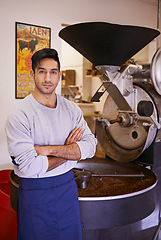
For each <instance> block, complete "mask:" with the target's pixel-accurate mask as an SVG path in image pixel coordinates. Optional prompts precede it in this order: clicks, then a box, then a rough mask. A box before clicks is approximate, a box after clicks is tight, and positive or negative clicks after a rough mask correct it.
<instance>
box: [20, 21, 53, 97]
mask: <svg viewBox="0 0 161 240" xmlns="http://www.w3.org/2000/svg"><path fill="white" fill-rule="evenodd" d="M15 27H16V93H15V97H16V98H24V97H26V96H27V95H29V94H30V93H32V92H33V91H34V81H33V80H32V79H31V76H30V70H31V68H32V65H31V57H32V55H33V54H34V53H35V52H36V51H38V50H40V49H43V48H50V44H51V28H48V27H42V26H37V25H31V24H26V23H20V22H16V24H15Z"/></svg>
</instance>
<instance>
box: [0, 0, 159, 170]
mask: <svg viewBox="0 0 161 240" xmlns="http://www.w3.org/2000/svg"><path fill="white" fill-rule="evenodd" d="M145 13H146V14H145ZM15 21H18V22H24V23H31V24H36V25H40V26H46V27H51V46H52V47H54V48H56V49H57V50H58V52H59V54H60V56H61V41H60V38H59V37H58V32H59V30H60V29H61V24H62V23H66V24H72V23H78V22H84V21H107V22H112V23H120V24H132V25H140V26H146V27H152V28H156V24H157V1H154V0H147V1H145V0H135V1H134V0H122V1H120V0H113V1H110V0H106V1H104V0H100V1H97V0H88V1H86V0H81V1H78V0H68V1H66V0H64V1H63V0H59V1H55V0H46V1H44V0H43V1H42V0H39V1H38V0H34V1H33V0H28V1H23V0H14V1H13V0H5V1H4V0H2V1H1V7H0V23H1V26H0V29H1V38H0V53H1V58H0V70H1V71H0V72H1V79H0V81H1V93H0V113H1V117H0V126H1V127H0V153H1V158H0V169H4V168H8V167H12V165H11V163H10V162H11V161H10V157H9V155H8V151H7V143H6V136H5V131H4V126H5V122H6V119H7V115H8V113H9V112H10V110H11V109H12V108H13V106H14V105H15V103H16V102H18V101H21V100H16V99H15ZM69 57H70V56H69ZM58 92H60V86H59V88H58Z"/></svg>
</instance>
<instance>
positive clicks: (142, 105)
mask: <svg viewBox="0 0 161 240" xmlns="http://www.w3.org/2000/svg"><path fill="white" fill-rule="evenodd" d="M153 110H154V107H153V104H152V102H151V101H140V102H139V103H138V106H137V112H138V114H139V115H140V116H143V117H150V116H151V115H152V114H153Z"/></svg>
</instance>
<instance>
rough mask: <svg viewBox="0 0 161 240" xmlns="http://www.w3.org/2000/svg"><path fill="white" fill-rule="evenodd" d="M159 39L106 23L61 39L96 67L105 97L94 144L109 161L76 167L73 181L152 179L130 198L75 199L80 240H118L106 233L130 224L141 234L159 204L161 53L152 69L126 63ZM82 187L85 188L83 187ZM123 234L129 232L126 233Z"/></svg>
mask: <svg viewBox="0 0 161 240" xmlns="http://www.w3.org/2000/svg"><path fill="white" fill-rule="evenodd" d="M158 35H159V31H157V30H154V29H150V28H145V27H138V26H127V25H126V26H125V25H118V24H111V23H105V22H87V23H80V24H75V25H71V26H68V27H66V28H64V29H62V30H61V31H60V33H59V36H60V37H61V38H62V39H63V40H65V41H66V42H67V43H69V44H70V45H71V46H72V47H74V48H75V49H76V50H77V51H78V52H80V53H81V54H82V55H83V56H84V57H85V58H87V59H88V60H89V61H91V62H92V63H93V64H94V65H95V67H96V68H97V70H98V71H99V72H100V74H101V79H102V86H104V88H105V90H106V91H107V92H108V93H109V95H108V96H107V98H106V100H105V103H104V107H103V116H102V117H99V118H97V119H96V122H95V132H96V136H97V139H98V141H99V143H100V144H101V146H102V148H103V150H104V152H105V154H106V156H107V157H106V158H105V159H101V158H93V159H87V160H85V161H80V162H79V163H78V164H77V167H78V169H76V171H77V176H76V177H77V178H78V171H80V173H81V178H82V176H83V175H84V173H82V171H87V176H85V179H86V178H87V179H88V177H89V176H88V174H89V173H93V174H95V173H97V174H98V175H99V174H100V175H112V176H113V177H114V178H115V176H114V175H115V174H116V175H129V174H131V175H135V174H141V173H144V169H145V168H146V171H149V173H150V174H152V175H153V176H152V177H153V178H154V179H155V180H154V182H153V184H152V185H151V186H149V187H147V188H145V189H142V190H138V191H135V192H133V193H127V194H126V193H124V194H119V195H115V196H112V195H111V196H103V197H101V196H100V197H98V196H97V197H94V196H92V197H91V196H90V195H89V196H86V197H81V196H79V201H80V209H81V220H82V229H83V240H86V239H93V240H97V239H99V240H101V239H116V238H115V237H114V236H112V235H110V230H109V229H115V230H116V229H117V230H118V228H119V227H122V226H124V227H125V226H131V225H129V224H133V225H132V226H133V232H137V230H138V231H139V229H137V227H136V223H138V222H139V226H140V223H141V221H142V220H143V219H145V218H147V217H148V216H149V215H150V214H151V213H152V212H153V211H154V209H155V207H156V201H157V200H158V198H160V195H159V194H158V193H157V200H156V198H155V194H156V189H157V188H156V184H157V181H158V180H159V178H160V174H159V169H160V166H161V164H160V162H161V161H160V159H159V158H160V157H159V155H160V148H161V130H160V128H161V125H160V114H161V96H160V95H161V50H160V49H158V50H157V51H156V53H155V54H154V57H153V60H152V63H151V64H142V65H139V64H137V63H136V62H134V61H132V60H130V59H131V58H132V57H133V56H134V55H135V54H136V53H137V52H138V51H140V50H141V49H142V48H143V47H145V46H146V45H147V44H148V43H149V42H151V41H152V40H153V39H155V38H156V37H157V36H158ZM100 89H102V88H99V89H98V90H97V91H96V93H95V95H94V96H93V98H92V101H96V102H98V101H100V97H101V96H102V95H103V94H104V91H100ZM147 167H149V169H148V170H147ZM81 169H82V171H81ZM145 175H146V173H145ZM156 175H157V178H158V180H157V178H156ZM90 178H91V176H90V177H89V179H88V181H90ZM79 180H80V178H79ZM81 181H82V180H80V181H79V182H81ZM140 181H142V180H141V179H140ZM159 183H160V180H159ZM81 184H82V187H83V188H85V187H87V188H88V186H86V182H81ZM159 201H160V200H159ZM134 224H135V229H134ZM137 226H138V225H137ZM130 228H131V227H130ZM125 229H126V230H125V232H129V227H126V228H125ZM130 231H131V230H130ZM133 234H134V233H133ZM125 235H126V234H125ZM110 236H111V238H110ZM129 236H130V237H127V238H126V236H124V240H125V239H130V240H132V239H143V238H139V236H137V238H136V236H135V237H134V235H133V237H132V235H129ZM117 239H122V238H119V237H118V238H117Z"/></svg>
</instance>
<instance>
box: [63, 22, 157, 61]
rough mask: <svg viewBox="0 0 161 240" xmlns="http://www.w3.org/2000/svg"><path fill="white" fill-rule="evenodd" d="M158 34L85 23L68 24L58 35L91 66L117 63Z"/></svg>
mask: <svg viewBox="0 0 161 240" xmlns="http://www.w3.org/2000/svg"><path fill="white" fill-rule="evenodd" d="M159 34H160V32H159V31H157V30H155V29H151V28H146V27H139V26H131V25H119V24H111V23H107V22H85V23H79V24H74V25H70V26H68V27H66V28H64V29H62V30H61V31H60V32H59V36H60V37H61V38H62V39H63V40H65V41H66V42H67V43H68V44H70V45H71V46H72V47H73V48H75V49H76V50H77V51H78V52H79V53H81V54H82V55H83V56H84V57H85V58H87V59H88V60H89V61H90V62H92V63H93V64H94V65H95V66H98V65H112V66H121V65H122V64H124V63H125V62H126V61H128V60H129V59H130V58H131V57H132V56H134V55H135V54H136V53H137V52H139V51H140V50H141V49H142V48H144V47H145V46H146V45H147V44H148V43H150V42H151V41H152V40H153V39H154V38H156V37H157V36H158V35H159Z"/></svg>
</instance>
